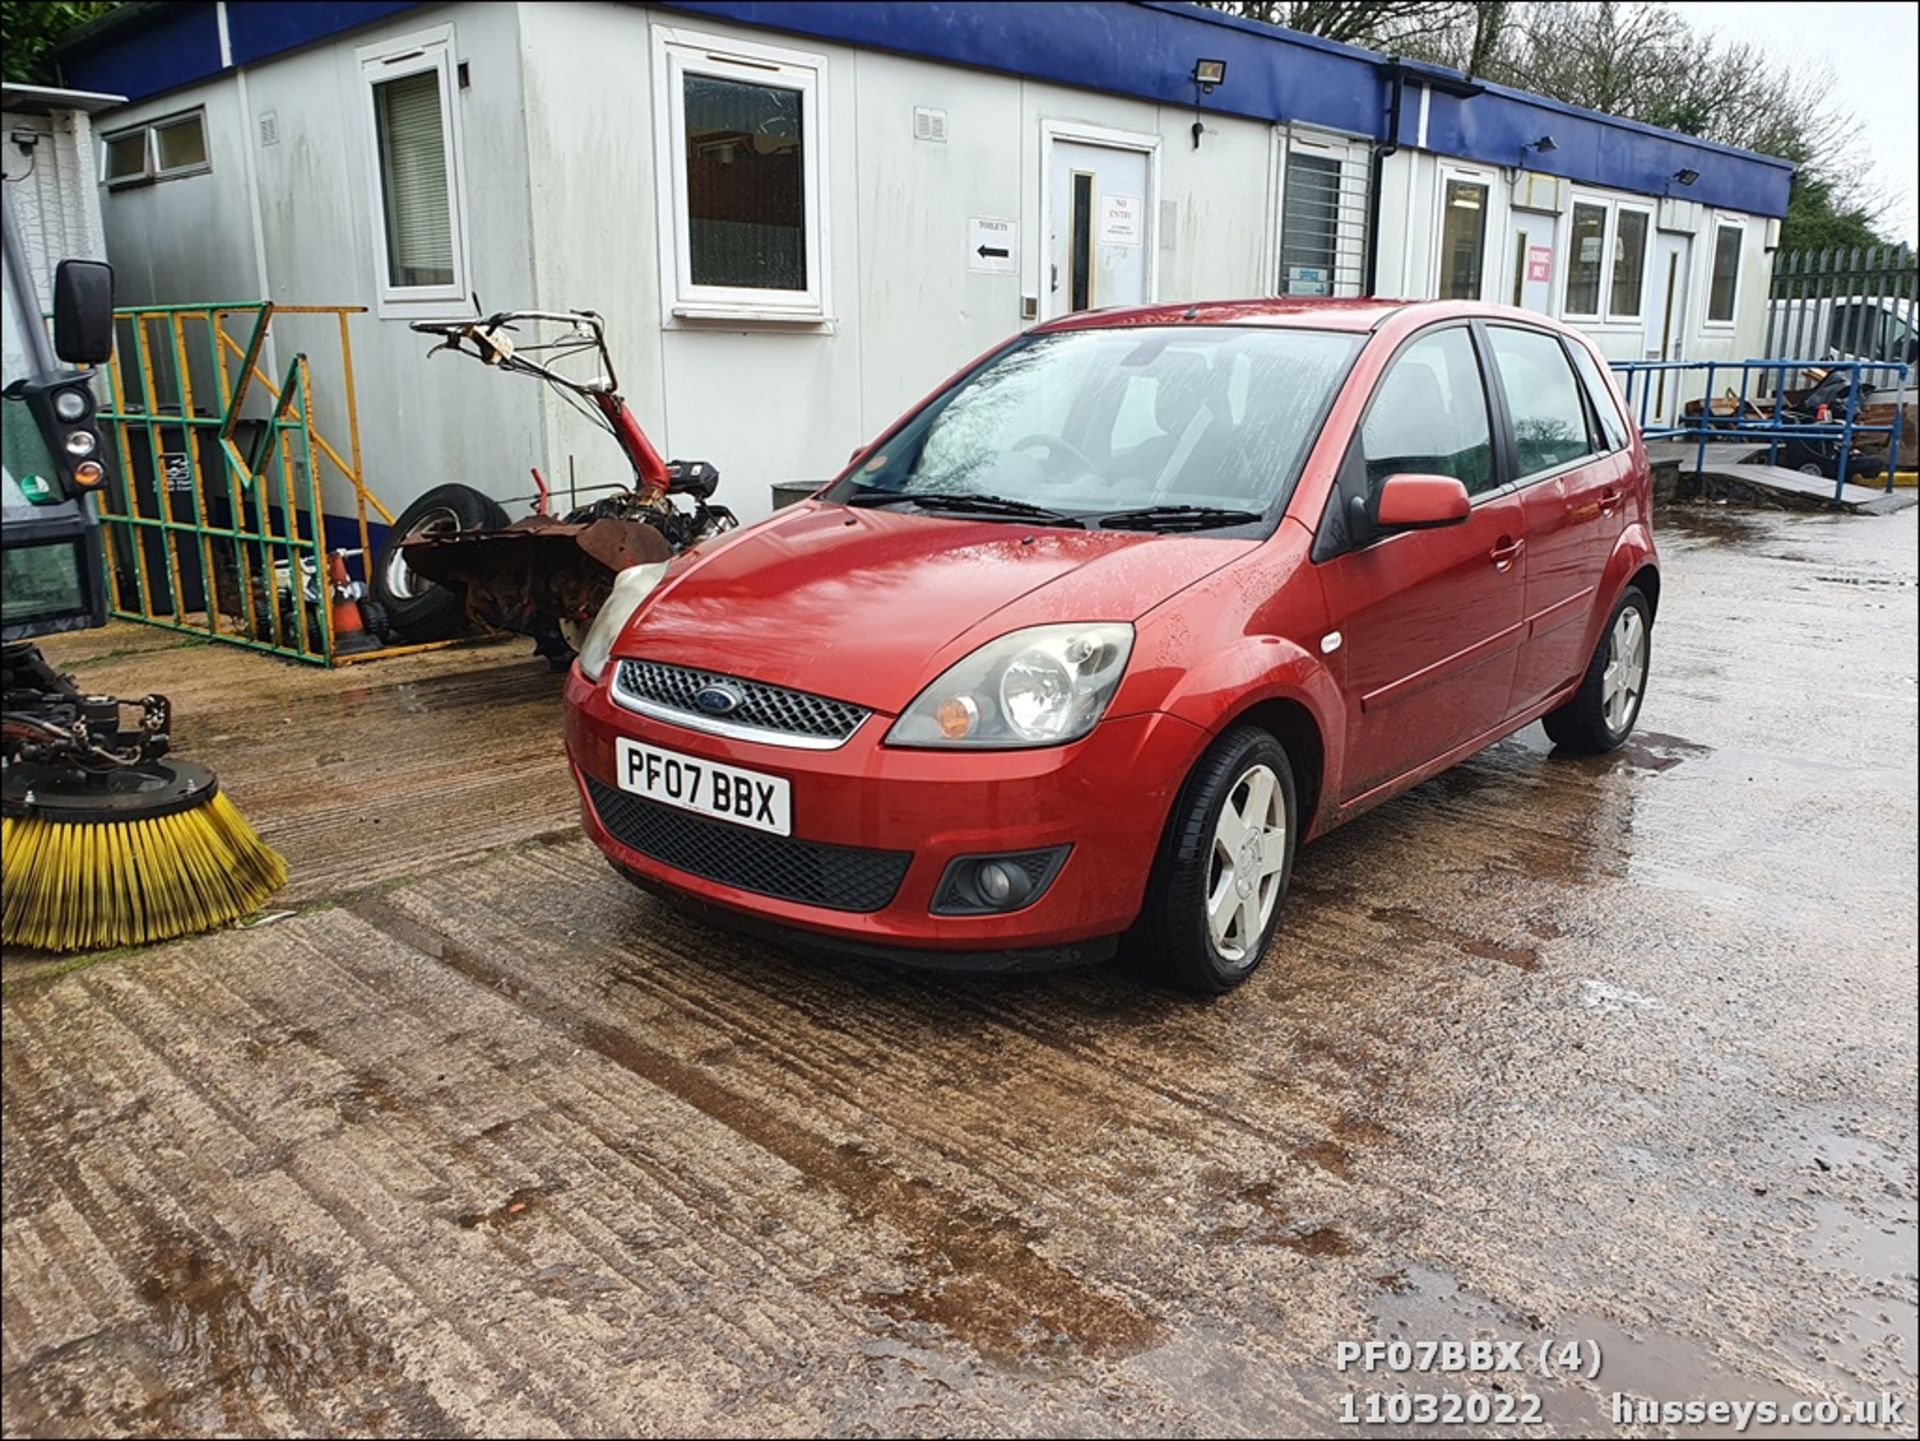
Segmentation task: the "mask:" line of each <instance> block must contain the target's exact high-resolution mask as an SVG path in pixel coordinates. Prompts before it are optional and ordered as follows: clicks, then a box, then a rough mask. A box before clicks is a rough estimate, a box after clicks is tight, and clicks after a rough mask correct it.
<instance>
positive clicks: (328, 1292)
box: [8, 1236, 455, 1435]
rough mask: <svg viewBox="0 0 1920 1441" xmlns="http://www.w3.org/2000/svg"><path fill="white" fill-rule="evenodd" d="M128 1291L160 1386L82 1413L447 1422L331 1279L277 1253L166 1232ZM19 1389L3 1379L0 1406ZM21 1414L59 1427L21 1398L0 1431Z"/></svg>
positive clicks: (173, 1424)
mask: <svg viewBox="0 0 1920 1441" xmlns="http://www.w3.org/2000/svg"><path fill="white" fill-rule="evenodd" d="M135 1293H136V1294H137V1295H138V1297H139V1299H140V1300H141V1301H142V1302H143V1303H144V1304H145V1305H146V1306H147V1307H148V1308H149V1309H150V1310H151V1312H152V1314H153V1317H154V1320H155V1322H156V1326H155V1329H154V1331H151V1332H148V1331H144V1329H143V1333H142V1334H143V1336H151V1337H153V1339H152V1340H150V1341H146V1340H143V1341H142V1342H141V1343H140V1345H141V1349H142V1350H145V1351H150V1352H151V1355H150V1358H149V1359H150V1362H151V1364H152V1365H154V1366H155V1367H157V1369H158V1371H159V1373H160V1374H161V1376H163V1377H164V1378H165V1384H164V1385H159V1386H154V1387H151V1388H150V1398H151V1399H149V1400H148V1401H147V1402H146V1403H145V1404H144V1405H143V1406H142V1407H141V1408H140V1409H139V1410H138V1411H137V1412H135V1413H132V1414H124V1413H122V1414H119V1415H116V1416H113V1417H111V1418H108V1417H103V1416H95V1417H94V1418H92V1419H93V1420H94V1421H96V1422H99V1421H107V1422H108V1424H109V1426H110V1428H111V1429H114V1430H138V1431H147V1432H152V1433H156V1434H160V1435H169V1434H171V1435H192V1434H196V1433H202V1434H204V1433H208V1432H229V1433H232V1432H237V1433H239V1434H242V1435H247V1434H259V1433H261V1432H263V1431H267V1430H273V1429H278V1428H279V1427H280V1426H283V1425H285V1424H286V1423H285V1418H286V1417H289V1416H290V1417H291V1418H292V1420H293V1423H294V1428H295V1429H296V1430H299V1431H308V1432H338V1431H349V1432H384V1433H389V1434H391V1433H395V1432H402V1431H404V1432H420V1433H425V1434H446V1433H448V1432H450V1431H452V1430H454V1429H455V1422H454V1421H453V1418H451V1417H450V1416H448V1415H447V1414H446V1413H445V1412H443V1411H442V1410H441V1409H440V1407H439V1405H438V1404H437V1403H436V1402H435V1401H434V1400H433V1398H432V1396H431V1395H429V1394H428V1392H427V1391H426V1389H425V1388H424V1387H423V1386H421V1385H420V1383H418V1382H417V1381H413V1380H410V1379H408V1378H407V1377H406V1375H405V1374H404V1372H403V1370H402V1369H401V1367H400V1366H399V1365H398V1363H397V1362H396V1360H395V1358H394V1355H393V1351H392V1348H391V1346H390V1345H389V1344H388V1343H387V1342H385V1341H382V1340H377V1339H375V1337H374V1335H373V1332H372V1330H371V1329H370V1327H369V1325H368V1323H367V1322H366V1321H364V1320H363V1319H362V1318H361V1316H360V1314H359V1312H358V1310H357V1308H356V1307H355V1305H354V1303H353V1302H352V1301H351V1300H349V1299H348V1297H347V1296H346V1295H345V1294H344V1293H343V1292H341V1291H340V1290H338V1289H337V1288H336V1287H335V1286H334V1284H333V1283H332V1282H331V1280H330V1278H329V1277H327V1276H325V1275H323V1274H319V1273H315V1272H307V1271H303V1270H302V1269H301V1268H300V1266H299V1265H298V1264H297V1263H296V1262H295V1261H294V1260H293V1258H291V1257H290V1256H289V1255H288V1254H287V1253H286V1252H284V1251H279V1250H274V1249H270V1248H267V1247H264V1246H257V1245H256V1246H248V1247H245V1248H243V1249H240V1250H239V1251H238V1252H237V1254H235V1255H233V1256H231V1257H230V1256H227V1255H224V1254H222V1253H221V1252H219V1251H218V1250H215V1249H212V1248H209V1247H207V1246H205V1245H204V1243H203V1242H202V1241H201V1240H199V1239H189V1238H185V1237H176V1236H167V1237H165V1238H164V1239H162V1240H160V1241H159V1242H158V1244H157V1245H156V1248H155V1249H154V1251H153V1252H152V1253H151V1254H150V1255H149V1256H148V1257H147V1258H146V1262H145V1266H144V1273H143V1274H142V1275H141V1276H140V1279H139V1281H138V1282H137V1283H136V1286H135ZM156 1333H157V1334H156ZM135 1364H136V1365H137V1364H138V1363H135ZM22 1399H25V1398H23V1397H20V1396H19V1395H17V1393H16V1392H15V1390H14V1388H13V1387H12V1386H11V1385H10V1386H9V1397H8V1400H9V1409H10V1411H11V1409H12V1406H13V1403H14V1402H15V1401H16V1400H22ZM47 1419H50V1418H47ZM69 1419H77V1418H72V1417H70V1418H69ZM22 1423H25V1424H24V1427H23V1429H25V1430H27V1431H48V1432H50V1431H55V1430H60V1429H66V1428H62V1427H57V1426H47V1425H45V1421H44V1420H43V1421H42V1423H41V1424H39V1425H36V1424H34V1423H33V1417H32V1413H31V1411H30V1410H28V1409H24V1408H23V1410H21V1411H19V1412H15V1413H14V1414H11V1415H10V1417H9V1429H12V1427H13V1426H16V1425H22Z"/></svg>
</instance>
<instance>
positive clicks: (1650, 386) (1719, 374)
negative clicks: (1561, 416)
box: [1613, 360, 1907, 500]
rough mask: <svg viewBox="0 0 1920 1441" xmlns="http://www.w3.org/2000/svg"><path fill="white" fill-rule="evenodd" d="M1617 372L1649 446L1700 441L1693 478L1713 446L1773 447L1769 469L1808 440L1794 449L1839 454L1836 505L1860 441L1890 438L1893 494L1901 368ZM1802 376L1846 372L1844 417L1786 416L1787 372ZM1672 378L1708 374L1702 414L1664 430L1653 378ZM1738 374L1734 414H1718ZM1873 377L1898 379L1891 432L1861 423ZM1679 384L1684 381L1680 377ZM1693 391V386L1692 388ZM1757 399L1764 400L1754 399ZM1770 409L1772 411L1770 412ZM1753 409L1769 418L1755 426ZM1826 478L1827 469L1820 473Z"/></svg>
mask: <svg viewBox="0 0 1920 1441" xmlns="http://www.w3.org/2000/svg"><path fill="white" fill-rule="evenodd" d="M1613 370H1614V373H1615V374H1616V375H1617V376H1619V378H1620V385H1621V389H1622V390H1624V391H1625V392H1626V399H1627V412H1628V414H1630V415H1632V416H1633V417H1634V421H1635V423H1636V424H1637V425H1638V426H1639V427H1640V433H1641V434H1642V435H1643V436H1644V437H1645V438H1646V439H1648V440H1694V441H1698V442H1699V451H1698V453H1697V454H1696V456H1695V459H1694V474H1695V475H1698V474H1699V473H1700V472H1701V471H1703V470H1705V469H1706V464H1707V446H1708V445H1710V444H1715V443H1718V442H1724V441H1753V442H1755V443H1756V444H1757V443H1760V442H1764V443H1765V444H1766V446H1767V461H1766V463H1767V464H1768V465H1778V464H1780V463H1781V448H1782V445H1783V444H1784V443H1786V442H1793V441H1804V442H1808V443H1809V444H1808V445H1806V446H1798V447H1792V448H1793V449H1795V450H1798V451H1801V452H1805V451H1808V450H1812V449H1814V448H1815V447H1817V448H1818V449H1819V450H1820V451H1825V450H1827V449H1829V448H1831V449H1832V450H1833V455H1834V462H1835V464H1834V474H1833V477H1832V478H1833V482H1834V490H1833V494H1834V499H1836V500H1838V499H1839V498H1840V497H1841V495H1842V494H1843V493H1844V490H1845V487H1846V484H1847V472H1848V469H1849V467H1850V466H1852V465H1853V463H1854V455H1853V446H1854V440H1855V438H1856V437H1858V436H1862V435H1884V436H1886V438H1887V459H1886V469H1885V471H1884V472H1883V474H1884V475H1885V477H1886V488H1887V489H1888V490H1892V489H1893V472H1894V466H1895V463H1896V461H1897V460H1898V457H1899V454H1900V409H1901V408H1900V405H1899V397H1900V394H1901V390H1902V387H1903V386H1904V385H1905V383H1906V378H1907V367H1906V366H1905V365H1903V364H1901V363H1899V362H1897V361H1862V360H1616V361H1614V362H1613ZM1800 370H1819V371H1825V372H1827V373H1828V374H1832V373H1833V372H1835V371H1845V372H1847V373H1848V375H1849V377H1850V379H1851V382H1852V383H1851V384H1850V385H1849V386H1848V387H1847V403H1846V413H1845V414H1844V415H1839V416H1834V417H1832V418H1830V419H1828V420H1825V421H1821V420H1811V419H1805V418H1802V417H1800V416H1798V415H1791V416H1790V414H1789V412H1788V410H1787V398H1786V394H1785V390H1786V384H1787V372H1789V371H1800ZM1667 371H1687V372H1694V373H1695V374H1696V375H1703V379H1702V382H1701V383H1702V387H1703V388H1702V390H1701V399H1700V401H1699V406H1700V408H1699V410H1698V412H1697V413H1695V414H1693V415H1688V414H1687V413H1686V410H1685V407H1680V408H1679V413H1678V415H1677V417H1676V419H1675V420H1674V422H1673V423H1671V424H1659V423H1656V422H1653V421H1652V419H1651V412H1652V408H1653V403H1654V402H1653V396H1654V381H1655V378H1656V377H1658V376H1660V375H1662V374H1664V373H1665V372H1667ZM1735 372H1738V374H1739V377H1740V384H1739V389H1738V391H1737V393H1736V400H1737V403H1736V405H1735V407H1734V411H1733V413H1732V414H1731V415H1715V414H1714V413H1713V402H1714V399H1715V398H1716V395H1717V394H1718V391H1717V389H1716V386H1715V381H1716V380H1722V381H1725V382H1727V387H1726V388H1727V389H1728V390H1730V391H1731V390H1733V385H1732V383H1731V382H1732V378H1733V375H1734V373H1735ZM1868 372H1876V373H1880V372H1884V373H1887V374H1890V375H1891V376H1892V377H1893V380H1892V383H1891V385H1890V386H1889V387H1888V388H1889V389H1891V390H1892V392H1893V396H1894V401H1895V403H1894V405H1893V418H1892V420H1891V421H1890V422H1889V423H1888V424H1886V425H1866V424H1863V423H1861V421H1860V419H1859V410H1860V395H1861V389H1862V385H1861V377H1862V376H1863V375H1865V374H1867V373H1868ZM1674 379H1675V381H1676V382H1679V381H1680V377H1679V376H1678V375H1676V376H1675V377H1674ZM1756 380H1758V381H1760V382H1761V386H1762V389H1760V390H1759V391H1757V392H1756V390H1755V382H1756ZM1688 388H1689V389H1691V388H1692V387H1691V386H1690V385H1689V386H1688ZM1756 394H1760V395H1764V396H1765V397H1766V399H1765V400H1764V401H1763V400H1759V399H1755V398H1753V397H1754V396H1755V395H1756ZM1768 405H1770V406H1771V407H1772V409H1771V411H1770V412H1768V411H1766V410H1765V407H1766V406H1768ZM1749 410H1756V411H1762V412H1763V414H1764V418H1763V419H1755V418H1754V417H1752V416H1750V415H1749V414H1748V411H1749ZM1820 473H1821V474H1823V475H1824V474H1825V473H1826V472H1825V470H1824V468H1821V470H1820Z"/></svg>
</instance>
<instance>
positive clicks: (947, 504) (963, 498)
mask: <svg viewBox="0 0 1920 1441" xmlns="http://www.w3.org/2000/svg"><path fill="white" fill-rule="evenodd" d="M847 504H848V505H860V506H877V505H916V506H918V507H920V509H922V510H946V511H956V512H959V513H961V514H966V515H989V516H1004V517H1006V518H1007V519H1008V520H1038V521H1044V522H1045V523H1046V524H1048V525H1071V526H1081V527H1083V526H1084V525H1085V522H1084V521H1082V520H1081V519H1080V518H1079V517H1078V516H1074V515H1067V514H1065V513H1064V512H1062V511H1058V510H1048V509H1047V507H1045V506H1044V505H1034V504H1032V503H1031V502H1028V501H1024V500H1013V499H1010V498H1009V497H1007V496H1004V495H980V494H977V493H975V492H973V491H958V490H956V491H946V490H917V491H916V490H857V491H855V492H854V493H853V494H852V495H851V496H849V497H848V498H847Z"/></svg>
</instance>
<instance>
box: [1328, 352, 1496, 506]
mask: <svg viewBox="0 0 1920 1441" xmlns="http://www.w3.org/2000/svg"><path fill="white" fill-rule="evenodd" d="M1360 450H1361V453H1362V454H1363V455H1364V456H1365V457H1366V462H1367V491H1368V494H1369V495H1370V496H1371V495H1377V494H1378V493H1379V490H1380V487H1381V486H1382V485H1384V484H1385V483H1386V480H1387V477H1388V476H1390V475H1401V474H1410V475H1450V476H1452V477H1453V478H1454V479H1455V480H1457V481H1459V482H1460V483H1461V484H1462V485H1464V486H1466V488H1467V494H1469V495H1478V494H1480V493H1481V492H1482V491H1486V490H1491V489H1493V486H1494V473H1493V431H1492V427H1491V426H1489V425H1488V423H1487V392H1486V387H1485V385H1484V384H1483V383H1482V382H1481V379H1480V365H1479V362H1478V361H1477V360H1475V358H1474V353H1473V337H1472V336H1471V335H1470V334H1469V333H1468V332H1467V329H1466V327H1465V326H1458V325H1456V326H1453V327H1451V328H1449V329H1446V330H1437V331H1434V332H1433V333H1432V334H1431V335H1424V336H1422V337H1421V338H1420V339H1418V340H1416V341H1414V342H1413V344H1411V345H1409V346H1408V347H1407V348H1406V349H1405V350H1403V351H1401V352H1400V354H1399V355H1398V356H1397V357H1396V358H1395V359H1394V362H1393V365H1392V368H1390V369H1389V370H1388V371H1387V374H1386V378H1385V379H1384V380H1382V381H1381V382H1380V388H1379V389H1378V390H1376V391H1375V392H1374V393H1373V402H1372V404H1371V405H1369V406H1368V407H1367V418H1366V420H1365V422H1364V423H1363V424H1362V425H1361V427H1360Z"/></svg>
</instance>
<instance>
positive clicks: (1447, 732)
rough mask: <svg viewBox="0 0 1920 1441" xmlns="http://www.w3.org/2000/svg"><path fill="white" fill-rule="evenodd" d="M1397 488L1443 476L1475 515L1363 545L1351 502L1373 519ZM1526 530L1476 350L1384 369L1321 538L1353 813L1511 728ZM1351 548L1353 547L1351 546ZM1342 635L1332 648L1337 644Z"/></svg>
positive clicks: (1444, 338) (1345, 787)
mask: <svg viewBox="0 0 1920 1441" xmlns="http://www.w3.org/2000/svg"><path fill="white" fill-rule="evenodd" d="M1400 474H1420V475H1450V476H1453V477H1454V478H1455V479H1457V480H1459V481H1460V482H1461V483H1462V484H1463V485H1464V486H1465V487H1466V489H1467V493H1468V496H1469V497H1470V498H1471V500H1472V502H1473V507H1472V511H1471V513H1470V514H1469V515H1468V517H1467V519H1466V520H1464V521H1461V522H1459V523H1457V524H1454V525H1448V526H1444V527H1438V528H1435V529H1432V530H1419V531H1402V532H1397V533H1387V534H1383V535H1372V536H1365V535H1361V536H1358V537H1355V536H1354V529H1353V527H1351V526H1349V525H1347V524H1346V523H1345V522H1344V521H1343V519H1342V517H1341V514H1340V513H1339V509H1340V508H1341V507H1347V506H1351V505H1352V503H1353V501H1354V499H1355V497H1362V498H1364V500H1365V502H1366V504H1367V506H1368V513H1369V514H1370V515H1371V514H1377V508H1378V502H1379V495H1380V488H1381V486H1383V485H1384V484H1385V483H1386V481H1387V478H1388V477H1389V476H1393V475H1400ZM1525 536H1526V525H1525V517H1524V514H1523V512H1522V510H1521V505H1520V501H1519V499H1518V497H1517V496H1516V495H1514V493H1513V491H1512V489H1511V487H1509V486H1506V485H1505V484H1504V476H1503V473H1502V471H1501V462H1500V458H1499V452H1498V451H1497V449H1496V447H1495V445H1494V443H1493V423H1492V412H1491V410H1490V408H1489V405H1488V399H1487V393H1486V380H1485V375H1484V371H1483V366H1482V363H1481V355H1480V352H1479V346H1478V344H1477V342H1476V338H1475V336H1474V334H1473V331H1472V329H1471V328H1470V327H1469V326H1468V325H1467V324H1466V323H1465V322H1461V323H1456V324H1450V325H1446V326H1442V327H1439V328H1436V329H1432V330H1426V331H1423V332H1421V333H1420V334H1419V335H1417V336H1415V337H1413V338H1412V339H1411V340H1409V341H1408V342H1407V343H1406V344H1405V345H1404V346H1403V347H1402V348H1401V350H1400V352H1399V353H1398V354H1397V355H1396V356H1395V357H1394V358H1393V360H1392V361H1391V362H1390V363H1389V365H1388V367H1387V370H1386V372H1385V374H1384V375H1383V376H1382V377H1381V380H1380V383H1379V385H1378V386H1377V387H1376V388H1375V390H1374V394H1373V398H1372V399H1371V400H1370V401H1369V402H1368V406H1367V412H1366V416H1365V418H1364V419H1363V420H1362V421H1361V424H1360V427H1359V430H1358V433H1357V434H1356V435H1355V436H1354V439H1353V443H1352V445H1351V446H1350V447H1349V449H1348V453H1347V458H1346V461H1345V463H1344V464H1343V466H1342V473H1341V477H1340V484H1339V485H1338V486H1336V487H1335V490H1334V494H1333V496H1332V498H1331V500H1330V502H1329V507H1328V514H1327V516H1326V517H1324V518H1323V519H1322V522H1321V527H1320V532H1319V535H1318V537H1317V538H1316V543H1315V547H1314V558H1315V560H1316V561H1319V562H1320V566H1319V569H1320V575H1321V585H1322V591H1323V594H1324V596H1325V598H1326V603H1327V608H1328V612H1329V617H1330V622H1331V626H1332V627H1333V631H1332V632H1330V633H1329V636H1328V637H1327V638H1326V639H1323V640H1322V642H1321V645H1322V649H1326V648H1327V646H1328V644H1329V642H1331V643H1332V644H1334V645H1335V646H1337V654H1338V655H1339V657H1340V659H1339V662H1338V666H1337V668H1338V670H1339V672H1340V673H1341V674H1342V676H1343V678H1344V683H1345V688H1346V700H1347V708H1348V727H1347V733H1348V738H1349V739H1348V745H1347V755H1346V761H1345V764H1344V766H1343V768H1342V769H1343V774H1342V777H1341V797H1340V798H1341V800H1343V801H1347V800H1351V799H1353V798H1355V797H1356V796H1359V795H1362V794H1364V793H1366V792H1367V791H1370V790H1373V789H1375V788H1377V787H1379V786H1382V785H1386V784H1388V783H1390V782H1392V781H1394V780H1395V779H1397V778H1398V777H1400V776H1402V775H1404V774H1406V773H1407V772H1409V771H1411V770H1414V769H1416V768H1418V767H1419V766H1421V765H1424V764H1426V763H1427V762H1428V761H1430V760H1433V759H1435V758H1437V757H1439V756H1441V755H1443V754H1445V753H1446V752H1448V751H1450V750H1452V749H1454V748H1455V747H1456V746H1458V745H1460V744H1462V743H1463V742H1466V741H1468V740H1471V739H1472V738H1474V737H1475V736H1478V735H1481V734H1482V733H1484V732H1486V731H1489V730H1491V729H1493V728H1494V727H1495V726H1497V725H1499V724H1500V722H1501V721H1503V720H1504V719H1506V717H1507V716H1508V715H1509V714H1511V711H1512V703H1513V680H1514V667H1515V663H1516V659H1517V653H1518V649H1519V645H1520V637H1521V632H1522V630H1523V627H1524V617H1523V614H1522V602H1523V597H1524V581H1525V565H1524V562H1523V551H1524V543H1525ZM1356 540H1357V543H1356ZM1335 633H1337V637H1338V638H1337V640H1336V639H1334V634H1335Z"/></svg>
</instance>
